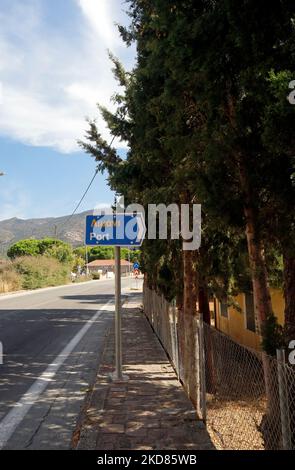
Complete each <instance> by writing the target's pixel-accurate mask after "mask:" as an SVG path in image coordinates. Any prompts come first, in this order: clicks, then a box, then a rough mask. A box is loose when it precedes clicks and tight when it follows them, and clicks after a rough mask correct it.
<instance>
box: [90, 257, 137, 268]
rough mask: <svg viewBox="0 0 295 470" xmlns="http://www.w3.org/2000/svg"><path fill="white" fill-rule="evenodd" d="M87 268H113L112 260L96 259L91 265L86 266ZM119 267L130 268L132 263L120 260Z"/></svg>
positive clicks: (113, 261) (113, 262)
mask: <svg viewBox="0 0 295 470" xmlns="http://www.w3.org/2000/svg"><path fill="white" fill-rule="evenodd" d="M87 266H88V267H90V268H91V267H98V266H115V260H114V259H96V260H95V261H91V263H88V264H87ZM121 266H132V263H129V261H126V260H125V259H121Z"/></svg>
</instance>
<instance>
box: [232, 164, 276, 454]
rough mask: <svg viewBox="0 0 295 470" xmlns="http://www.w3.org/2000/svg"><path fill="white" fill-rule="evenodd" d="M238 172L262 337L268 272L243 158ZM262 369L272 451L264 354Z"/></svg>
mask: <svg viewBox="0 0 295 470" xmlns="http://www.w3.org/2000/svg"><path fill="white" fill-rule="evenodd" d="M239 171H240V183H241V188H242V191H243V193H244V215H245V220H246V223H245V232H246V238H247V247H248V255H249V263H250V269H251V277H252V286H253V298H254V308H255V323H256V332H257V333H258V334H260V335H262V334H263V329H264V328H263V327H264V324H265V321H266V320H267V319H268V318H269V317H270V316H271V315H273V311H272V305H271V297H270V292H269V283H268V273H267V268H266V263H265V256H264V246H263V242H262V240H261V238H260V234H259V228H258V222H257V221H258V217H257V213H256V210H255V204H254V201H253V193H252V191H251V188H250V184H249V176H248V174H247V170H246V166H245V165H244V162H243V160H242V159H240V160H239ZM262 366H263V374H264V382H265V392H266V397H267V410H266V416H265V419H264V420H263V422H262V425H261V430H262V433H263V435H264V441H265V447H266V449H275V448H276V446H277V445H278V442H277V439H276V438H274V434H273V427H277V428H279V416H278V412H277V405H278V403H277V396H278V390H277V383H276V378H275V376H274V371H273V367H272V365H271V362H270V359H269V357H268V356H267V355H266V354H263V356H262Z"/></svg>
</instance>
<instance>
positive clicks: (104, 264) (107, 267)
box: [86, 259, 133, 276]
mask: <svg viewBox="0 0 295 470" xmlns="http://www.w3.org/2000/svg"><path fill="white" fill-rule="evenodd" d="M86 266H87V268H88V271H89V273H90V274H94V273H100V274H102V275H107V274H110V273H112V274H113V273H114V272H115V260H114V259H96V260H95V261H91V263H88V264H87V265H86ZM132 269H133V264H132V263H129V261H126V260H125V259H121V274H122V276H127V275H128V274H129V273H131V272H132Z"/></svg>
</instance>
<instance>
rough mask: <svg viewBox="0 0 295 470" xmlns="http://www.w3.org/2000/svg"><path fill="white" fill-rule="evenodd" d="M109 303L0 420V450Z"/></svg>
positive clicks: (106, 309) (110, 301)
mask: <svg viewBox="0 0 295 470" xmlns="http://www.w3.org/2000/svg"><path fill="white" fill-rule="evenodd" d="M111 303H113V300H109V301H108V302H107V303H106V304H105V305H103V306H102V307H101V308H100V309H99V310H98V311H97V312H96V313H95V314H94V315H93V317H92V318H90V319H89V320H88V321H87V323H86V324H85V325H84V326H83V327H82V328H81V330H80V331H79V332H78V333H77V334H76V335H75V336H74V338H73V339H71V341H70V342H69V343H68V344H67V346H65V348H64V349H63V350H62V352H61V353H60V354H59V355H58V356H57V357H56V358H55V359H54V361H53V362H52V363H51V364H49V366H48V367H47V369H46V370H45V371H44V372H43V373H42V374H41V375H40V377H39V378H38V379H37V380H36V381H35V382H34V383H33V384H32V385H31V387H30V388H29V390H28V391H27V392H26V393H25V394H24V395H23V396H22V398H21V399H20V400H19V401H18V402H17V403H15V405H14V406H13V408H12V409H11V411H9V412H8V413H7V415H6V416H5V417H4V418H3V419H2V421H1V422H0V449H3V447H4V446H5V445H6V444H7V442H8V440H9V439H10V438H11V436H12V435H13V433H14V432H15V430H16V428H17V427H18V426H19V424H20V423H21V422H22V420H23V419H24V417H25V416H26V414H27V413H28V411H29V410H30V408H31V407H32V406H33V405H34V404H35V402H36V401H37V400H38V398H39V397H40V395H41V394H42V393H43V392H44V390H45V389H46V387H47V385H49V383H50V382H52V380H53V379H54V377H55V375H56V373H57V372H58V370H59V368H60V367H61V366H62V365H63V363H64V362H65V360H66V359H67V358H68V357H69V355H70V354H71V353H72V352H73V350H74V349H75V347H76V346H77V345H78V344H79V342H80V341H81V339H82V338H83V337H84V336H85V334H86V333H87V331H88V330H89V328H90V327H91V326H92V325H93V323H94V322H95V321H96V320H97V319H98V318H99V317H100V315H101V314H102V312H103V311H108V310H109V311H111V310H113V308H112V309H111V308H108V306H109V305H110V304H111Z"/></svg>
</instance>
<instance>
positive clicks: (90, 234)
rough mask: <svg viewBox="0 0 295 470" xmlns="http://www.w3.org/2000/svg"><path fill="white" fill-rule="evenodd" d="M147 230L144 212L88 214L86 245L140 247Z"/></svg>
mask: <svg viewBox="0 0 295 470" xmlns="http://www.w3.org/2000/svg"><path fill="white" fill-rule="evenodd" d="M145 232H146V228H145V222H144V219H143V216H142V214H135V215H134V214H106V215H88V216H86V245H92V246H95V245H101V246H136V247H138V246H140V245H141V244H142V242H143V240H144V236H145Z"/></svg>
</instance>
